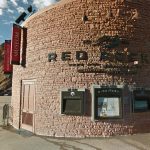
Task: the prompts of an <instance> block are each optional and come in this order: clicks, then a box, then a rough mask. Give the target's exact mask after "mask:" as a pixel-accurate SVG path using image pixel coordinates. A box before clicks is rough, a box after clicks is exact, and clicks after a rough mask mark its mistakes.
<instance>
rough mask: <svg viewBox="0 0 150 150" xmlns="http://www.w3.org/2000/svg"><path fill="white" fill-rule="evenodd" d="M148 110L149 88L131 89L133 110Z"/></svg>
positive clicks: (149, 108)
mask: <svg viewBox="0 0 150 150" xmlns="http://www.w3.org/2000/svg"><path fill="white" fill-rule="evenodd" d="M147 111H150V90H147V89H144V88H137V89H135V90H133V112H147Z"/></svg>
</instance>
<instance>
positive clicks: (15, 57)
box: [11, 24, 21, 65]
mask: <svg viewBox="0 0 150 150" xmlns="http://www.w3.org/2000/svg"><path fill="white" fill-rule="evenodd" d="M20 44H21V27H20V26H18V25H16V24H13V29H12V40H11V64H16V65H19V64H20Z"/></svg>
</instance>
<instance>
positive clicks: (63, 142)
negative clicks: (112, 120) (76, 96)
mask: <svg viewBox="0 0 150 150" xmlns="http://www.w3.org/2000/svg"><path fill="white" fill-rule="evenodd" d="M0 150H150V133H148V134H138V135H132V136H118V137H111V138H85V139H70V138H49V137H42V136H35V135H32V134H29V133H28V132H24V131H22V132H21V133H20V134H19V132H18V131H16V130H14V129H10V128H9V129H6V128H2V127H0Z"/></svg>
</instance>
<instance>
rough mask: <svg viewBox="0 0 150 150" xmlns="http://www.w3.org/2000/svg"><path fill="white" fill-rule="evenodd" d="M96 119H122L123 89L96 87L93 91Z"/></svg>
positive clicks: (94, 115)
mask: <svg viewBox="0 0 150 150" xmlns="http://www.w3.org/2000/svg"><path fill="white" fill-rule="evenodd" d="M93 92H94V93H93V94H94V95H93V109H94V111H93V117H94V119H107V118H122V89H121V88H117V87H95V88H94V89H93Z"/></svg>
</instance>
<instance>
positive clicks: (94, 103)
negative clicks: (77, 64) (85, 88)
mask: <svg viewBox="0 0 150 150" xmlns="http://www.w3.org/2000/svg"><path fill="white" fill-rule="evenodd" d="M96 89H108V90H109V89H114V90H118V91H120V93H118V95H116V93H115V94H112V95H110V96H109V95H107V94H106V95H101V94H100V95H96V91H95V90H96ZM98 97H106V98H114V97H116V98H118V100H119V115H118V116H107V117H102V116H97V113H98V105H97V101H98ZM91 117H92V118H91V120H92V121H99V120H109V119H122V118H123V86H121V85H118V86H109V87H108V86H100V85H93V86H92V116H91Z"/></svg>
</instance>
